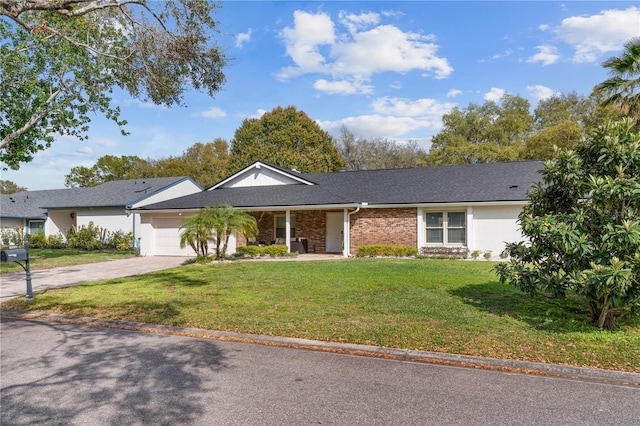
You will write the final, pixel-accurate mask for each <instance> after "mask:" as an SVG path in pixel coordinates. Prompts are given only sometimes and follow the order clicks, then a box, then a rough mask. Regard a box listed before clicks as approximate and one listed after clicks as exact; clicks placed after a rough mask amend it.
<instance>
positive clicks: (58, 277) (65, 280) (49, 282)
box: [0, 256, 188, 300]
mask: <svg viewBox="0 0 640 426" xmlns="http://www.w3.org/2000/svg"><path fill="white" fill-rule="evenodd" d="M187 259H188V258H186V257H166V256H151V257H132V258H129V259H119V260H111V261H108V262H99V263H88V264H84V265H75V266H65V267H61V268H53V269H41V270H38V271H32V272H31V286H32V288H33V291H34V293H35V292H37V291H42V290H46V289H48V288H54V287H68V286H71V285H75V284H81V283H84V282H88V281H99V280H106V279H110V278H120V277H126V276H130V275H138V274H146V273H147V272H154V271H161V270H163V269H169V268H174V267H176V266H179V265H180V264H182V262H184V261H185V260H187ZM25 275H26V274H25V273H24V272H18V273H15V274H2V275H0V300H6V299H9V298H12V297H17V296H24V295H25V293H26V288H27V285H26V277H25Z"/></svg>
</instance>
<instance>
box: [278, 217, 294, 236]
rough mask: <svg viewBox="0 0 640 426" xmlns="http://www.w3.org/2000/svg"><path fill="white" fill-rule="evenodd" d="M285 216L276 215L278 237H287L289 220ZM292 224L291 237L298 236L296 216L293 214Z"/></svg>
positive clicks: (290, 220)
mask: <svg viewBox="0 0 640 426" xmlns="http://www.w3.org/2000/svg"><path fill="white" fill-rule="evenodd" d="M286 219H287V218H286V217H285V216H276V238H287V221H286ZM289 224H290V225H291V238H294V237H295V236H296V217H295V216H293V215H291V216H290V218H289Z"/></svg>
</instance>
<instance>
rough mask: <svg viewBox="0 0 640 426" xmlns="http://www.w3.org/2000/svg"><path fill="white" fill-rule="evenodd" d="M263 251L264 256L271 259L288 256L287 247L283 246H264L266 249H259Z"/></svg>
mask: <svg viewBox="0 0 640 426" xmlns="http://www.w3.org/2000/svg"><path fill="white" fill-rule="evenodd" d="M259 248H261V249H262V251H263V253H264V254H267V255H269V256H271V257H276V256H286V255H287V246H281V245H270V246H264V247H259Z"/></svg>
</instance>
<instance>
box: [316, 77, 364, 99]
mask: <svg viewBox="0 0 640 426" xmlns="http://www.w3.org/2000/svg"><path fill="white" fill-rule="evenodd" d="M313 88H314V89H316V90H318V91H319V92H324V93H328V94H339V95H355V94H365V95H367V94H371V93H373V86H370V85H365V84H364V82H361V81H360V82H358V81H347V80H338V81H327V80H325V79H320V80H317V81H316V82H315V83H313Z"/></svg>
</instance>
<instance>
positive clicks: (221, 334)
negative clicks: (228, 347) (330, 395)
mask: <svg viewBox="0 0 640 426" xmlns="http://www.w3.org/2000/svg"><path fill="white" fill-rule="evenodd" d="M0 316H2V317H10V318H21V319H29V320H38V321H52V322H60V323H68V324H79V325H87V326H91V327H105V328H115V329H121V330H132V331H142V332H147V333H158V334H167V335H174V336H185V337H194V338H200V339H211V340H226V341H234V342H241V343H253V344H260V345H268V346H277V347H286V348H293V349H306V350H314V351H322V352H332V353H340V354H346V355H356V356H369V357H375V358H385V359H395V360H399V361H411V362H424V363H429V364H439V365H450V366H456V367H467V368H477V369H483V370H494V371H502V372H510V373H519V374H530V375H538V376H549V377H558V378H565V379H577V380H588V381H593V382H600V383H608V384H618V385H630V386H639V387H640V374H638V373H629V372H624V371H614V370H603V369H598V368H583V367H572V366H567V365H559V364H545V363H541V362H529V361H514V360H507V359H497V358H484V357H479V356H470V355H457V354H448V353H440V352H428V351H418V350H410V349H396V348H384V347H379V346H369V345H357V344H352V343H336V342H323V341H319V340H308V339H299V338H292V337H277V336H264V335H257V334H241V333H234V332H228V331H212V330H203V329H199V328H184V327H171V326H165V325H155V324H143V323H137V322H131V321H114V320H104V319H98V318H86V317H77V316H71V315H60V314H50V313H46V312H29V311H18V310H12V309H2V310H1V311H0Z"/></svg>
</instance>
